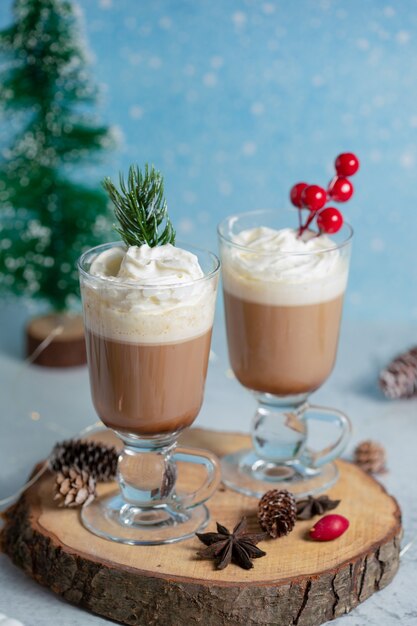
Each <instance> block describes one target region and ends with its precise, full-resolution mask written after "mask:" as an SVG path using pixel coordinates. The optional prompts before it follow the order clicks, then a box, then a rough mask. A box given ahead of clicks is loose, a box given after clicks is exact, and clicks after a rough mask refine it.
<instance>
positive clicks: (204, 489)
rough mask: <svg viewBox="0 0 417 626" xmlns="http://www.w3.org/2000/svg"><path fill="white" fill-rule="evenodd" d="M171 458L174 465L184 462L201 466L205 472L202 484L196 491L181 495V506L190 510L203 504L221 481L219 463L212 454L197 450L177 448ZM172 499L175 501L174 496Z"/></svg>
mask: <svg viewBox="0 0 417 626" xmlns="http://www.w3.org/2000/svg"><path fill="white" fill-rule="evenodd" d="M172 458H173V460H174V461H175V462H176V463H178V462H184V463H193V464H196V465H203V466H204V468H205V469H206V471H207V476H206V479H205V481H204V483H203V484H202V485H200V487H199V488H198V489H197V490H196V491H194V492H192V493H189V494H183V493H182V494H181V497H180V501H181V506H182V507H185V508H186V509H190V508H193V507H194V506H198V505H199V504H203V502H206V500H208V499H209V498H211V496H212V495H213V493H214V492H215V491H216V489H217V487H218V486H219V483H220V480H221V469H220V463H219V461H218V459H217V458H216V457H215V456H214V454H211V453H210V452H207V450H200V449H199V448H182V447H178V448H176V449H175V452H174V454H173V455H172ZM173 498H174V499H175V496H173Z"/></svg>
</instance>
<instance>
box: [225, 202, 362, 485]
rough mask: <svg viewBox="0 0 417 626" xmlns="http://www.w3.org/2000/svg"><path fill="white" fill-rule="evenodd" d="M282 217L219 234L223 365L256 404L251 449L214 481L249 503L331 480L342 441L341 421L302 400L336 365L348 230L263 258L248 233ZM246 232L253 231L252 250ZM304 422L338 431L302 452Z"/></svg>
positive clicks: (265, 216)
mask: <svg viewBox="0 0 417 626" xmlns="http://www.w3.org/2000/svg"><path fill="white" fill-rule="evenodd" d="M286 217H287V216H286V215H285V214H284V216H282V215H279V214H277V213H275V212H272V211H254V212H250V213H243V214H240V215H235V216H231V217H228V218H226V219H225V220H224V221H223V222H222V223H221V224H220V225H219V228H218V234H219V241H220V256H221V261H222V274H223V288H224V306H225V316H226V330H227V340H228V347H229V358H230V363H231V366H232V369H233V372H234V374H235V376H236V378H237V379H238V381H239V382H240V383H241V384H242V385H243V386H244V387H246V388H247V389H249V390H250V391H252V393H253V394H254V395H255V397H256V399H257V401H258V409H257V411H256V414H255V417H254V419H253V422H252V431H251V435H252V444H253V449H252V450H243V451H241V452H238V453H235V454H231V455H228V456H226V457H225V458H224V459H223V460H222V472H223V480H224V482H225V483H226V484H227V485H228V486H230V487H232V488H234V489H235V490H237V491H240V492H242V493H244V494H247V495H254V496H258V497H259V496H261V495H262V494H263V493H265V491H267V490H268V489H271V488H274V487H275V488H286V489H289V490H290V491H292V492H293V493H295V494H297V495H298V496H302V495H307V494H313V493H318V492H320V491H323V490H324V489H326V488H328V487H329V486H330V485H332V484H333V483H334V482H335V481H336V480H337V467H336V465H335V464H334V463H332V461H333V460H334V459H335V458H336V457H338V456H339V455H340V454H341V452H342V451H343V449H344V447H345V445H346V443H347V441H348V438H349V434H350V423H349V420H348V418H347V417H346V416H345V415H344V414H343V413H341V412H340V411H336V410H332V409H327V408H324V407H319V406H314V405H311V404H309V403H308V397H309V395H310V394H311V393H312V392H313V391H315V390H316V389H318V388H319V387H320V386H321V385H322V384H323V383H324V381H325V380H326V379H327V378H328V376H329V375H330V373H331V371H332V369H333V366H334V363H335V359H336V352H337V345H338V338H339V327H340V320H341V315H342V306H343V296H344V292H345V288H346V283H347V277H348V269H349V257H350V248H351V238H352V229H351V228H350V226H348V225H344V226H343V228H342V229H341V230H340V231H339V232H338V233H337V234H336V235H332V236H331V240H332V241H331V242H329V245H328V244H327V243H323V244H322V243H321V242H326V241H327V242H328V241H329V240H324V239H323V238H322V239H320V240H319V241H317V242H314V244H313V247H314V250H309V251H307V252H304V251H303V249H302V248H301V251H300V250H299V246H298V245H297V246H296V247H297V251H296V252H294V251H293V250H291V251H286V250H285V243H284V244H281V246H280V251H279V252H277V251H275V250H274V251H271V249H270V248H271V245H270V244H268V245H266V244H263V243H262V241H260V240H259V236H258V235H259V231H254V230H253V229H258V228H259V227H266V228H269V229H275V230H280V229H282V228H283V227H284V224H283V222H284V219H286ZM250 232H253V233H256V232H258V235H257V237H255V239H257V242H256V245H255V244H254V243H253V241H252V240H251V236H250V235H248V233H250ZM265 232H266V231H265ZM269 233H270V231H269ZM269 236H270V234H269V235H267V237H266V238H267V239H268V237H269ZM261 239H262V237H261ZM242 241H244V242H245V244H244V245H242ZM315 246H320V249H316V247H315ZM311 420H319V421H321V422H328V423H331V424H332V426H333V429H336V430H337V436H336V438H335V440H333V442H331V443H330V444H327V445H326V446H325V447H323V449H321V450H319V451H313V450H312V449H311V447H309V442H308V434H309V433H308V430H309V428H308V427H309V423H310V422H311ZM321 434H322V435H323V434H324V433H323V432H322V433H321ZM328 434H329V433H327V435H328ZM331 434H334V433H331ZM333 438H334V437H333Z"/></svg>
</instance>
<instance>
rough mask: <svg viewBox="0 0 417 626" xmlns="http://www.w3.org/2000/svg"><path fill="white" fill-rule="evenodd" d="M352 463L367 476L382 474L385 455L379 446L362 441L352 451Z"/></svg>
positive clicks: (384, 469) (368, 441)
mask: <svg viewBox="0 0 417 626" xmlns="http://www.w3.org/2000/svg"><path fill="white" fill-rule="evenodd" d="M354 461H355V463H356V465H358V466H359V467H360V468H361V469H363V470H364V471H365V472H368V474H383V473H384V472H386V467H385V462H386V453H385V449H384V448H383V446H381V444H379V443H377V442H376V441H371V440H367V441H362V442H361V443H360V444H358V445H357V446H356V448H355V451H354Z"/></svg>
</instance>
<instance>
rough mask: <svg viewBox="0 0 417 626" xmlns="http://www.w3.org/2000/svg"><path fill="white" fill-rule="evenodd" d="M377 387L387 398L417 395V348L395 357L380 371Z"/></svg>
mask: <svg viewBox="0 0 417 626" xmlns="http://www.w3.org/2000/svg"><path fill="white" fill-rule="evenodd" d="M379 385H380V387H381V389H382V391H383V392H384V394H385V395H386V396H387V398H391V399H397V398H411V397H412V396H415V395H417V346H415V347H414V348H411V349H410V350H408V352H404V353H403V354H400V355H399V356H397V357H396V358H395V359H393V361H391V363H390V364H389V365H388V366H387V367H386V368H385V369H383V370H382V372H381V373H380V375H379Z"/></svg>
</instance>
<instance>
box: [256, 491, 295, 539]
mask: <svg viewBox="0 0 417 626" xmlns="http://www.w3.org/2000/svg"><path fill="white" fill-rule="evenodd" d="M296 517H297V506H296V503H295V498H294V496H293V495H292V493H290V492H289V491H287V490H286V489H282V490H281V491H278V489H272V490H271V491H267V492H266V493H265V494H264V495H263V496H262V498H261V499H260V500H259V504H258V520H259V524H260V525H261V528H262V530H264V531H265V532H267V533H268V534H269V535H270V536H271V537H273V538H274V539H276V538H277V537H283V536H284V535H288V533H290V532H291V531H292V529H293V528H294V525H295V520H296Z"/></svg>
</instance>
